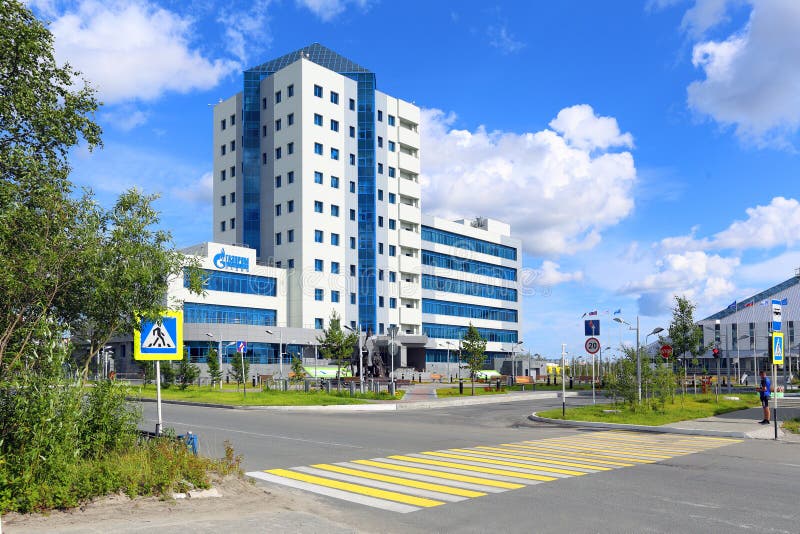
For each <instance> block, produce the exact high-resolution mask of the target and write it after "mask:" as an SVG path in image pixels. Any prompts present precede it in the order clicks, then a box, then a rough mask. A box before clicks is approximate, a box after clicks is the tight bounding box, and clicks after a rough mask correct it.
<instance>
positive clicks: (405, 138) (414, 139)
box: [397, 128, 419, 149]
mask: <svg viewBox="0 0 800 534" xmlns="http://www.w3.org/2000/svg"><path fill="white" fill-rule="evenodd" d="M398 133H399V136H398V138H397V139H398V141H400V142H401V143H403V144H404V145H408V146H412V147H414V148H417V149H418V148H419V133H418V132H414V131H411V130H407V129H406V128H399V129H398Z"/></svg>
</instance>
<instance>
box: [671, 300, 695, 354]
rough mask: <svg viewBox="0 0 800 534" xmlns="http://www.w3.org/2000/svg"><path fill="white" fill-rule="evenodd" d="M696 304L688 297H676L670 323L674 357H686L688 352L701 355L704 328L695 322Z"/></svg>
mask: <svg viewBox="0 0 800 534" xmlns="http://www.w3.org/2000/svg"><path fill="white" fill-rule="evenodd" d="M695 308H696V306H695V305H694V304H693V303H692V302H691V301H690V300H689V299H688V298H686V297H679V296H676V297H675V306H674V307H673V308H672V322H671V323H670V325H669V328H668V332H669V339H670V341H671V343H672V355H673V358H678V357H681V358H684V359H685V358H686V357H687V353H689V354H691V355H692V356H694V357H697V356H699V355H700V354H701V353H702V351H703V348H702V347H701V344H702V343H701V342H702V340H703V330H702V328H701V327H700V326H699V325H697V324H695V321H694V310H695Z"/></svg>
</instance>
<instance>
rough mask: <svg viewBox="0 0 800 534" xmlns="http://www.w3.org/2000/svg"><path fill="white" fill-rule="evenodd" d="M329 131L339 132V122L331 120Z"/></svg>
mask: <svg viewBox="0 0 800 534" xmlns="http://www.w3.org/2000/svg"><path fill="white" fill-rule="evenodd" d="M331 130H333V131H334V132H338V131H339V121H335V120H333V119H331Z"/></svg>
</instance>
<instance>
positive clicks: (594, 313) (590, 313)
mask: <svg viewBox="0 0 800 534" xmlns="http://www.w3.org/2000/svg"><path fill="white" fill-rule="evenodd" d="M589 315H597V310H594V311H590V312H589Z"/></svg>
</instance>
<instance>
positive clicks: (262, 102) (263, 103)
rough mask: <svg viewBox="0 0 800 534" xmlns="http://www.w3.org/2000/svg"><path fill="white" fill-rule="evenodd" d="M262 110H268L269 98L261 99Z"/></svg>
mask: <svg viewBox="0 0 800 534" xmlns="http://www.w3.org/2000/svg"><path fill="white" fill-rule="evenodd" d="M261 109H267V97H266V96H265V97H264V98H262V99H261Z"/></svg>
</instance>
